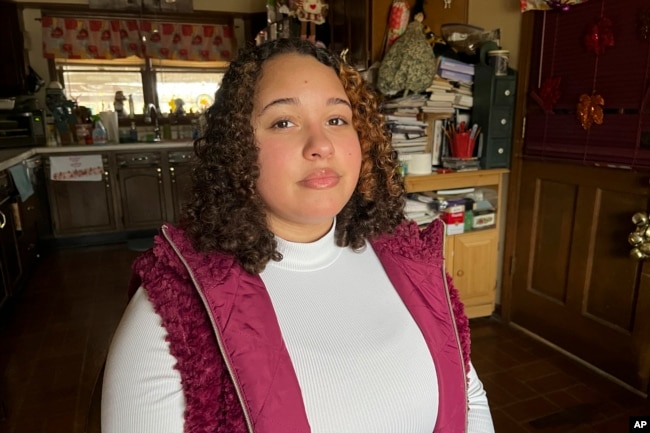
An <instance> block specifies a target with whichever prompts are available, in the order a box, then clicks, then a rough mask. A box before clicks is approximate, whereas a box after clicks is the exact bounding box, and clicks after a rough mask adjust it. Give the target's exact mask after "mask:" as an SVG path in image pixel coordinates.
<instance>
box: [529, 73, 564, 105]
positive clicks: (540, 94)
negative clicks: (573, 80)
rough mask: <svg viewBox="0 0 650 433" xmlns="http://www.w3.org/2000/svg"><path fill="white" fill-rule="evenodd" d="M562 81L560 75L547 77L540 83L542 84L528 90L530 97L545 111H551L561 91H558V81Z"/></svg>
mask: <svg viewBox="0 0 650 433" xmlns="http://www.w3.org/2000/svg"><path fill="white" fill-rule="evenodd" d="M561 82H562V77H548V78H546V79H545V80H544V82H543V83H542V86H541V87H540V88H539V89H537V90H533V91H532V92H530V96H531V98H533V100H534V101H535V102H537V104H539V106H540V107H542V108H543V109H544V111H545V112H546V113H552V112H553V108H554V107H555V104H556V103H557V101H558V99H560V96H562V93H561V92H560V83H561Z"/></svg>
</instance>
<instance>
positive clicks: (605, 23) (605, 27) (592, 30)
mask: <svg viewBox="0 0 650 433" xmlns="http://www.w3.org/2000/svg"><path fill="white" fill-rule="evenodd" d="M584 42H585V47H586V48H587V51H589V52H591V53H594V54H595V55H597V56H599V55H601V54H603V53H604V52H605V48H608V47H613V46H614V31H613V30H612V20H610V19H609V18H607V17H600V19H599V20H598V22H596V23H594V24H592V25H590V26H589V29H588V30H587V33H586V34H585V37H584Z"/></svg>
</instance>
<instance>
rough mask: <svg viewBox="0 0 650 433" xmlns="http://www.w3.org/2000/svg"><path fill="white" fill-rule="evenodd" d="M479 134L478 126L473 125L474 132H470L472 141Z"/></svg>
mask: <svg viewBox="0 0 650 433" xmlns="http://www.w3.org/2000/svg"><path fill="white" fill-rule="evenodd" d="M477 133H478V124H476V123H475V124H474V125H472V132H470V134H469V138H470V140H473V139H474V138H476V135H477Z"/></svg>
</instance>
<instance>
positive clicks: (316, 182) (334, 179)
mask: <svg viewBox="0 0 650 433" xmlns="http://www.w3.org/2000/svg"><path fill="white" fill-rule="evenodd" d="M340 179H341V176H339V174H338V173H337V172H335V171H334V170H331V169H327V168H325V169H321V170H317V171H314V172H313V173H310V174H309V175H308V176H306V177H305V178H304V179H302V180H301V181H300V182H298V183H299V184H300V185H302V186H305V187H307V188H313V189H326V188H332V187H333V186H336V185H337V184H338V183H339V180H340Z"/></svg>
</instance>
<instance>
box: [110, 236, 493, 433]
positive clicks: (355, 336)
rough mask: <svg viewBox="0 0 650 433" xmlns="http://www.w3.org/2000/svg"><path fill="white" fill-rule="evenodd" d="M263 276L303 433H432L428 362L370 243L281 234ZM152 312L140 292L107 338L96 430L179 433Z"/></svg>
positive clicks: (484, 427)
mask: <svg viewBox="0 0 650 433" xmlns="http://www.w3.org/2000/svg"><path fill="white" fill-rule="evenodd" d="M278 250H279V251H280V252H281V253H282V254H283V257H284V258H283V260H282V261H280V262H270V263H269V264H268V265H267V268H266V269H265V270H264V271H263V272H262V273H261V274H260V276H261V278H262V281H263V282H264V284H265V286H266V288H267V290H268V292H269V295H270V297H271V301H272V303H273V307H274V309H275V312H276V316H277V318H278V322H279V324H280V329H281V332H282V335H283V338H284V340H285V343H286V346H287V350H288V352H289V355H290V357H291V361H292V364H293V365H294V369H295V371H296V375H297V377H298V382H299V384H300V388H301V391H302V394H303V400H304V403H305V408H306V411H307V417H308V419H309V423H310V426H311V431H312V433H345V432H354V433H365V432H367V433H376V432H379V431H381V432H383V433H431V432H432V431H433V428H434V425H435V422H436V413H437V409H438V383H437V380H436V372H435V366H434V364H433V360H432V358H431V354H430V353H429V351H428V349H427V346H426V342H425V340H424V338H423V336H422V333H421V332H420V330H419V328H418V327H417V324H416V323H415V321H414V320H413V318H412V317H411V315H410V314H409V312H408V310H407V309H406V307H405V305H404V304H403V302H402V301H401V299H400V297H399V295H398V294H397V292H396V291H395V289H394V288H393V286H392V284H391V283H390V281H389V279H388V277H387V275H386V274H385V272H384V269H383V267H382V265H381V263H380V262H379V260H378V258H377V256H376V255H375V253H374V251H373V249H372V248H371V247H370V245H367V247H366V248H365V249H364V250H363V251H362V252H353V251H352V250H351V249H350V248H341V247H338V246H336V244H335V241H334V230H333V229H332V230H330V232H328V233H327V235H326V236H324V237H323V238H321V239H319V240H318V241H316V242H313V243H308V244H300V243H292V242H287V241H285V240H282V239H278ZM165 336H166V331H165V329H164V328H163V327H162V326H161V319H160V317H159V316H158V315H157V314H156V313H155V311H154V309H153V306H152V305H151V303H150V302H149V300H148V299H147V297H146V292H145V291H144V290H143V289H142V288H140V289H139V290H138V292H137V293H136V294H135V296H134V298H133V299H132V300H131V302H130V303H129V305H128V306H127V309H126V311H125V313H124V316H123V318H122V321H121V322H120V325H119V326H118V329H117V331H116V333H115V336H114V337H113V342H112V344H111V350H110V352H109V357H108V360H107V366H106V373H105V376H104V390H103V399H102V431H103V432H105V433H131V432H132V433H136V432H137V433H149V432H150V433H154V432H155V433H159V432H169V433H177V432H178V433H181V432H182V431H183V411H184V409H185V401H184V398H183V391H182V386H181V382H180V373H179V372H178V371H177V370H175V369H174V364H175V358H174V357H173V356H172V355H171V354H170V353H169V348H168V343H167V342H166V341H165ZM468 392H469V406H470V412H469V424H468V433H479V432H481V433H483V432H485V433H493V432H494V427H493V426H492V419H491V416H490V411H489V408H488V405H487V398H486V396H485V392H484V390H483V386H482V384H481V382H480V381H479V379H478V377H477V376H476V373H475V371H474V369H473V368H471V369H470V371H469V390H468Z"/></svg>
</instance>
